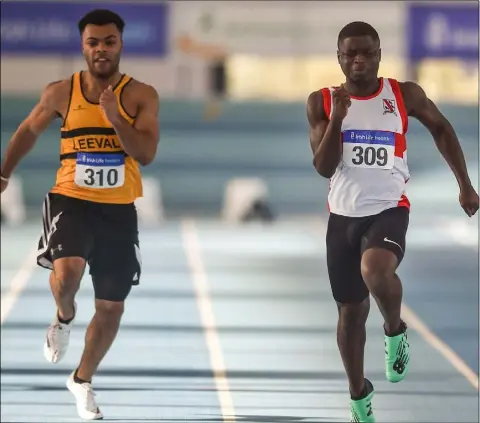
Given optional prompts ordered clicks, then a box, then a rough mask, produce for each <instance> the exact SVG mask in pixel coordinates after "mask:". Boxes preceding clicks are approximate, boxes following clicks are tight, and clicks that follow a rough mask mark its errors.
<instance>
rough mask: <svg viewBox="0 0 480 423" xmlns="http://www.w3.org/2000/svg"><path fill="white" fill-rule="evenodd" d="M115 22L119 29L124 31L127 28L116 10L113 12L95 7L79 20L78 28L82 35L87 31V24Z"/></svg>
mask: <svg viewBox="0 0 480 423" xmlns="http://www.w3.org/2000/svg"><path fill="white" fill-rule="evenodd" d="M110 24H114V25H115V26H116V27H117V28H118V30H119V31H120V32H121V33H123V28H125V21H124V20H123V19H122V18H121V17H120V16H119V15H117V14H116V13H115V12H112V11H111V10H108V9H95V10H92V11H90V12H88V13H87V14H86V15H85V16H84V17H83V18H82V19H80V21H79V22H78V30H79V31H80V35H81V34H83V31H85V27H86V26H87V25H100V26H102V25H110Z"/></svg>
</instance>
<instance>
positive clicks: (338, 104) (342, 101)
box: [332, 84, 352, 120]
mask: <svg viewBox="0 0 480 423" xmlns="http://www.w3.org/2000/svg"><path fill="white" fill-rule="evenodd" d="M351 104H352V101H351V100H350V94H349V93H348V91H347V90H346V89H345V86H344V84H342V85H340V87H339V88H337V89H336V90H335V91H334V92H333V94H332V107H333V110H332V119H339V120H343V119H345V117H346V116H347V113H348V108H349V107H350V106H351Z"/></svg>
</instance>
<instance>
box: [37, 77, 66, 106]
mask: <svg viewBox="0 0 480 423" xmlns="http://www.w3.org/2000/svg"><path fill="white" fill-rule="evenodd" d="M71 90H72V82H71V78H68V79H61V80H59V81H53V82H50V83H48V84H47V85H46V86H45V87H44V88H43V91H42V95H41V98H42V100H43V101H44V102H48V103H50V104H51V105H52V106H54V107H55V106H57V105H58V104H60V103H63V102H65V101H68V99H69V98H70V93H71Z"/></svg>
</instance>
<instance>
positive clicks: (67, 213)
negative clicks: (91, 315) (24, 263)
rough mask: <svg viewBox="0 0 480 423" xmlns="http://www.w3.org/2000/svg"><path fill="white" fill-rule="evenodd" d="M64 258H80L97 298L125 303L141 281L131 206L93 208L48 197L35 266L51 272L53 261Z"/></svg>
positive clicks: (94, 205)
mask: <svg viewBox="0 0 480 423" xmlns="http://www.w3.org/2000/svg"><path fill="white" fill-rule="evenodd" d="M65 257H82V258H84V259H85V260H86V261H87V263H88V264H89V267H90V275H91V276H92V281H93V286H94V289H95V297H96V298H98V299H103V300H109V301H123V300H124V299H125V298H126V297H127V296H128V294H129V292H130V290H131V287H132V285H138V284H139V281H140V273H141V256H140V244H139V239H138V219H137V211H136V208H135V205H134V204H133V203H131V204H105V203H95V202H91V201H84V200H79V199H76V198H72V197H67V196H64V195H60V194H52V193H49V194H47V196H46V197H45V201H44V203H43V233H42V236H41V237H40V240H39V243H38V255H37V263H38V265H40V266H42V267H44V268H46V269H53V262H54V261H55V260H56V259H59V258H65Z"/></svg>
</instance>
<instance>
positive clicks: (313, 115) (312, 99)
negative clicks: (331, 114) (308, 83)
mask: <svg viewBox="0 0 480 423" xmlns="http://www.w3.org/2000/svg"><path fill="white" fill-rule="evenodd" d="M327 95H330V94H329V93H327V92H326V91H325V88H321V89H319V90H317V91H313V92H311V93H310V95H309V96H308V99H307V117H308V120H309V122H310V124H315V123H317V122H318V121H320V120H326V119H327V118H328V117H327V113H326V108H325V100H326V99H327Z"/></svg>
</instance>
